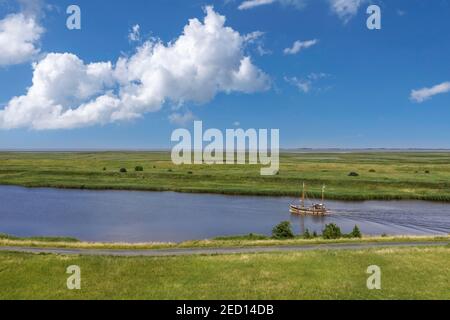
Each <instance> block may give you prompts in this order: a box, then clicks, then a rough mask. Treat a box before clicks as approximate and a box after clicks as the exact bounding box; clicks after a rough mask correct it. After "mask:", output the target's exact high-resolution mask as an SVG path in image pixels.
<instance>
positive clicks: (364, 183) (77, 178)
mask: <svg viewBox="0 0 450 320" xmlns="http://www.w3.org/2000/svg"><path fill="white" fill-rule="evenodd" d="M280 161H281V167H280V173H279V175H277V176H271V177H262V176H261V175H260V166H252V165H214V166H208V165H192V166H189V165H183V166H175V165H173V164H172V162H171V159H170V154H169V153H168V152H93V153H89V152H84V153H83V152H80V153H27V152H22V153H17V152H16V153H14V152H0V184H3V185H18V186H24V187H54V188H68V189H93V190H142V191H176V192H191V193H215V194H228V195H257V196H298V195H299V192H300V185H301V182H302V181H304V182H306V183H307V184H308V186H309V189H310V191H311V194H312V195H314V196H319V195H320V189H321V186H322V185H323V184H326V185H327V194H326V197H327V198H328V199H337V200H371V199H373V200H400V199H417V200H434V201H450V153H376V152H374V153H327V154H324V153H319V154H314V153H304V154H300V153H285V154H282V155H281V158H280ZM137 166H142V169H143V170H144V171H139V172H137V171H135V167H137ZM120 168H125V169H127V173H120V172H119V170H120ZM350 172H357V173H358V174H359V176H358V177H349V176H348V174H349V173H350Z"/></svg>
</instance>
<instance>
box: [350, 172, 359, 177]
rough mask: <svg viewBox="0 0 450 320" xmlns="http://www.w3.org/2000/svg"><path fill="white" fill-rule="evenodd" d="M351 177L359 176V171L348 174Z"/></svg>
mask: <svg viewBox="0 0 450 320" xmlns="http://www.w3.org/2000/svg"><path fill="white" fill-rule="evenodd" d="M348 176H349V177H359V173H358V172H350V173H349V174H348Z"/></svg>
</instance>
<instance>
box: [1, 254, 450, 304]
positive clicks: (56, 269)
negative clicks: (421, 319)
mask: <svg viewBox="0 0 450 320" xmlns="http://www.w3.org/2000/svg"><path fill="white" fill-rule="evenodd" d="M449 261H450V247H441V248H389V249H381V248H380V249H370V250H360V251H308V252H293V253H264V254H239V255H220V256H183V257H159V258H150V257H139V258H138V257H127V258H126V257H92V256H59V255H33V254H23V253H0V266H1V267H0V287H1V288H2V290H0V299H2V300H3V299H224V300H227V299H244V300H245V299H251V300H253V299H275V300H276V299H294V300H295V299H446V300H448V299H450V291H449V290H448V288H449V287H450V269H449V268H448V263H449ZM70 265H77V266H80V268H81V277H82V278H81V290H79V291H77V290H75V291H70V290H68V289H67V287H66V280H67V277H68V275H67V274H66V268H67V267H68V266H70ZM370 265H378V266H379V267H380V268H381V270H382V290H368V289H367V287H366V280H367V278H368V276H369V275H367V274H366V270H367V268H368V266H370Z"/></svg>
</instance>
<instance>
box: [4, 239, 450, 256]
mask: <svg viewBox="0 0 450 320" xmlns="http://www.w3.org/2000/svg"><path fill="white" fill-rule="evenodd" d="M447 245H450V242H378V243H359V244H353V243H351V244H349V243H342V244H318V245H299V246H271V247H246V248H239V247H236V248H186V249H184V248H183V249H152V250H131V249H130V250H129V249H124V250H118V249H117V250H113V249H58V248H28V247H0V252H24V253H49V254H60V255H88V256H121V257H136V256H145V257H164V256H186V255H217V254H242V253H267V252H296V251H311V250H362V249H371V248H390V247H426V246H433V247H436V246H447Z"/></svg>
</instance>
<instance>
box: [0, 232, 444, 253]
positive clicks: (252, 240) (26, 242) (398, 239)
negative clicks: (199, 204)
mask: <svg viewBox="0 0 450 320" xmlns="http://www.w3.org/2000/svg"><path fill="white" fill-rule="evenodd" d="M41 239H45V238H41ZM445 241H449V242H450V235H449V236H434V237H431V236H393V237H363V238H361V239H358V238H355V239H349V238H341V239H337V240H325V239H322V238H315V239H303V238H300V237H297V238H295V239H288V240H275V239H271V238H267V237H264V236H260V237H259V236H252V237H249V236H232V237H223V238H222V237H219V238H215V239H211V240H194V241H185V242H181V243H160V242H153V243H101V242H77V241H69V242H65V241H62V240H61V241H45V240H39V238H34V239H2V238H0V247H29V248H60V249H118V250H120V249H124V250H126V249H132V250H152V249H155V250H156V249H188V248H244V247H271V246H273V247H275V246H301V245H316V244H317V245H318V244H339V243H351V244H359V243H362V244H364V243H403V242H408V243H410V242H418V243H419V242H420V243H422V242H430V244H432V243H433V242H445Z"/></svg>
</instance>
